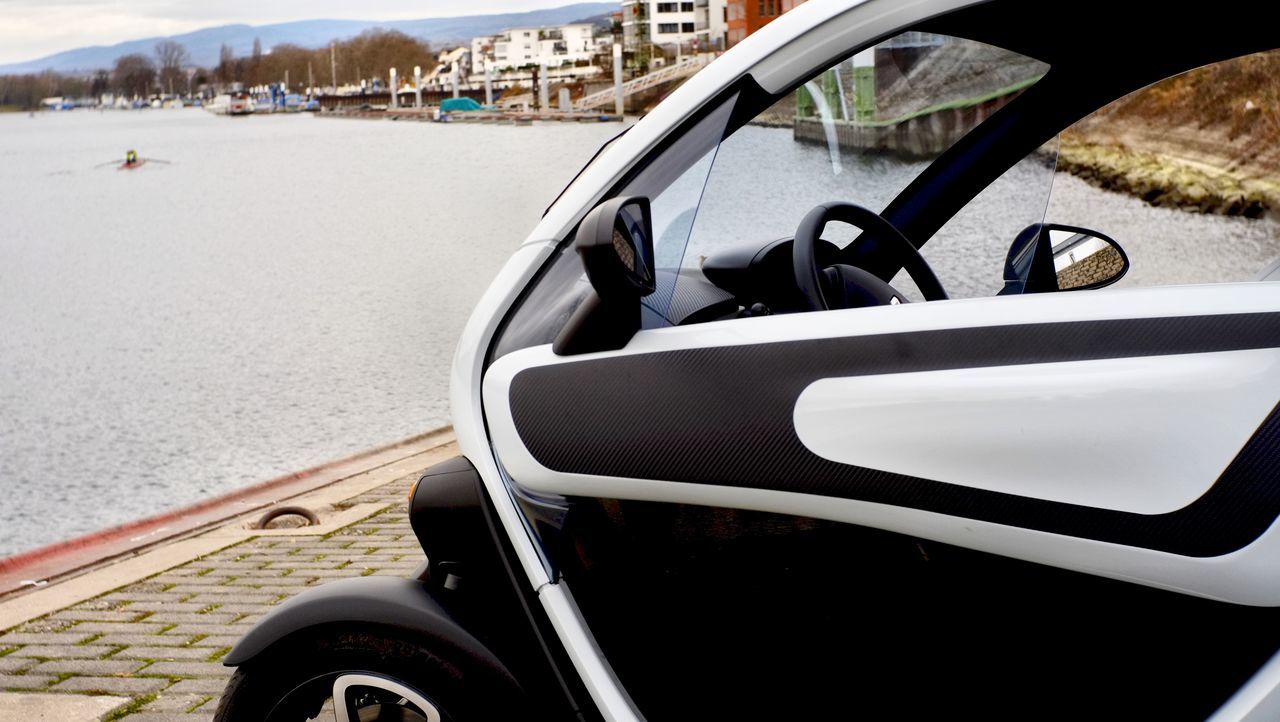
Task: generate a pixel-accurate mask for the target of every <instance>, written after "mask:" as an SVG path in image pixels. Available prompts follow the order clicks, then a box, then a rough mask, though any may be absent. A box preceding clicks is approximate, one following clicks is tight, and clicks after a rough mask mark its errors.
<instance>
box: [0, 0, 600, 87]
mask: <svg viewBox="0 0 1280 722" xmlns="http://www.w3.org/2000/svg"><path fill="white" fill-rule="evenodd" d="M619 6H620V4H619V3H618V2H611V3H609V2H588V3H576V4H573V5H565V6H563V7H558V8H548V9H545V10H531V11H529V12H523V13H501V14H497V15H467V16H463V17H450V18H425V19H422V20H387V21H381V22H380V21H376V20H300V21H297V22H291V23H277V24H274V25H222V26H219V27H216V28H205V29H203V30H196V31H194V32H190V33H185V34H182V35H170V36H167V37H153V38H142V39H141V40H130V41H127V42H123V43H117V44H115V45H105V46H104V45H96V46H92V47H87V48H77V49H75V50H66V51H63V52H61V53H55V54H53V55H49V56H47V57H43V58H38V59H36V60H29V61H26V62H22V63H11V64H9V65H0V75H9V74H21V73H38V72H41V71H44V70H55V71H58V72H62V73H69V72H75V71H88V70H95V69H97V68H110V67H111V66H112V65H114V64H115V61H116V58H118V57H120V56H122V55H128V54H129V53H142V54H144V55H147V56H150V55H152V54H153V53H154V52H155V46H156V43H158V42H160V41H162V40H173V41H176V42H179V43H182V44H183V45H184V46H186V48H187V52H189V53H190V54H191V62H192V64H194V65H201V66H204V67H212V66H214V65H217V63H218V51H219V49H220V48H221V47H222V46H223V45H224V44H226V45H230V46H231V49H232V50H234V51H235V53H236V55H248V54H249V53H250V52H251V51H252V50H253V40H254V38H258V39H260V40H261V41H262V47H263V49H264V50H265V49H269V48H271V47H274V46H276V45H279V44H281V43H293V44H294V45H301V46H302V47H305V48H318V47H320V46H323V45H326V44H328V42H329V41H330V40H344V39H346V38H350V37H354V36H356V35H359V34H360V33H361V32H363V31H365V30H368V29H370V28H384V29H387V30H399V31H400V32H402V33H405V34H406V35H410V36H412V37H415V38H421V39H422V40H425V41H427V42H428V43H431V44H432V45H433V46H436V47H439V46H441V45H445V44H447V43H450V42H459V43H460V42H466V41H470V40H471V38H474V37H477V36H480V35H493V34H494V33H498V32H501V31H502V30H505V29H506V28H511V27H519V26H539V25H562V24H565V23H571V22H577V21H579V20H582V21H583V22H593V21H595V22H598V20H597V18H599V17H600V16H601V15H606V16H607V15H608V14H609V13H611V12H613V11H615V10H617V9H619ZM584 18H585V19H586V20H584Z"/></svg>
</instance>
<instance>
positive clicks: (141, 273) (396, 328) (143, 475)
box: [0, 110, 620, 557]
mask: <svg viewBox="0 0 1280 722" xmlns="http://www.w3.org/2000/svg"><path fill="white" fill-rule="evenodd" d="M619 129H620V128H619V126H618V125H617V124H616V123H614V124H583V125H579V124H559V123H555V124H546V125H540V126H533V127H517V126H495V125H471V124H450V125H442V124H421V123H391V122H374V121H361V120H337V119H319V118H313V117H306V116H295V115H288V116H286V115H272V116H254V117H249V118H226V117H215V116H212V115H210V114H208V113H205V112H203V111H200V110H183V111H176V110H175V111H143V112H108V113H93V112H73V113H64V114H41V115H38V116H37V117H36V118H34V119H32V118H29V117H27V116H26V115H25V114H23V115H12V114H11V115H4V114H0V484H3V490H4V492H3V493H4V498H3V501H2V502H0V557H2V556H4V555H5V554H8V553H13V552H16V551H19V550H22V549H27V548H32V547H36V546H40V545H43V544H46V543H49V542H53V541H57V540H59V539H65V538H68V537H71V536H73V535H76V534H79V533H83V532H88V531H91V530H94V529H99V528H103V527H106V526H110V525H113V524H118V523H121V522H125V521H129V520H132V519H136V518H139V517H142V516H144V515H150V514H154V513H157V512H160V511H163V510H165V509H170V508H174V507H178V506H182V505H185V504H188V503H191V502H193V501H195V500H197V499H200V498H203V497H208V496H211V495H214V494H218V493H222V492H226V491H229V490H232V489H235V488H237V487H242V486H245V485H248V484H251V483H254V482H258V481H262V480H265V479H268V478H271V477H274V476H277V475H280V474H284V473H288V472H292V471H297V470H299V469H302V468H305V467H308V466H311V465H314V464H318V463H322V462H324V461H328V460H330V459H334V458H337V457H341V456H344V455H347V454H351V453H354V452H358V451H362V450H365V449H368V448H372V447H374V446H377V445H380V444H385V443H388V442H391V441H395V440H397V439H400V438H403V437H406V436H411V435H414V434H418V433H421V432H424V431H427V430H429V429H432V428H435V427H438V426H441V425H443V424H447V423H449V415H448V378H449V363H450V360H451V357H452V353H453V348H454V344H455V342H456V339H457V337H458V335H459V333H460V332H461V330H462V326H463V324H464V323H465V321H466V319H467V316H468V314H469V313H470V310H471V308H472V306H473V305H474V304H475V301H476V300H477V299H478V298H479V297H480V294H481V293H482V292H483V290H484V288H485V287H486V286H487V285H488V283H489V281H490V279H491V278H492V277H493V275H494V274H495V273H496V272H497V269H498V268H499V267H500V266H501V264H502V263H503V261H505V260H506V258H507V257H508V256H509V255H510V254H511V253H512V251H513V250H514V249H515V247H516V246H517V245H518V244H519V243H520V242H521V241H522V240H524V237H525V235H526V234H527V233H528V231H529V230H530V229H531V228H532V227H533V225H534V224H535V223H536V222H537V220H538V218H539V216H540V215H541V213H542V210H543V209H544V208H545V207H546V205H547V204H548V203H550V202H551V200H552V199H553V198H554V197H555V195H556V194H557V193H558V192H559V190H560V189H561V187H562V186H563V185H564V184H565V183H567V182H568V180H569V179H570V178H572V177H573V174H574V173H576V172H577V170H578V168H579V167H580V166H581V165H582V164H583V163H584V162H585V161H586V159H587V158H589V157H590V155H591V153H592V152H594V150H595V149H596V148H597V147H599V145H600V144H601V143H603V142H604V141H605V140H607V139H608V138H609V137H611V136H612V135H614V134H616V133H617V132H618V131H619ZM129 148H135V149H137V151H138V153H139V155H141V156H142V157H147V158H157V159H163V160H167V161H170V162H171V164H169V165H163V164H159V163H152V164H147V165H145V166H143V167H141V168H139V169H137V170H131V171H119V170H116V169H115V167H114V166H111V165H109V166H107V167H103V168H96V169H95V168H94V166H95V165H97V164H99V163H103V162H106V161H110V160H111V159H113V158H115V159H120V158H123V157H124V153H125V150H126V149H129Z"/></svg>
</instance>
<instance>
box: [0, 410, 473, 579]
mask: <svg viewBox="0 0 1280 722" xmlns="http://www.w3.org/2000/svg"><path fill="white" fill-rule="evenodd" d="M449 430H450V427H444V428H442V429H436V430H434V431H430V432H428V433H425V434H420V435H418V436H413V437H410V438H407V439H402V440H400V441H396V442H393V443H391V444H387V445H386V446H381V447H378V448H375V449H370V450H368V451H362V452H359V453H356V454H352V455H350V456H346V457H343V458H340V459H335V460H333V461H329V462H326V463H323V464H320V465H318V466H313V467H311V468H309V469H303V470H302V471H297V472H294V473H292V474H285V475H283V476H279V477H276V478H274V479H270V480H268V481H264V482H262V483H260V484H255V485H253V486H249V487H245V488H243V489H237V490H235V491H232V492H229V493H226V494H223V495H221V496H216V497H213V498H211V499H206V500H204V501H201V502H197V503H195V504H192V505H191V506H187V507H184V508H181V509H175V510H173V511H169V512H164V513H162V514H157V515H155V516H150V517H145V518H143V519H139V520H138V521H132V522H128V523H126V524H121V525H119V526H114V527H109V528H107V529H102V530H100V531H96V532H90V533H89V534H85V535H83V536H79V537H75V538H73V539H68V540H66V541H61V542H55V543H53V544H49V545H47V546H43V547H39V548H37V549H32V550H30V551H25V552H20V553H18V554H15V555H13V556H10V557H5V558H2V559H0V596H4V595H6V594H9V593H11V592H14V591H18V590H20V589H24V588H29V587H30V585H29V584H24V583H23V582H24V581H27V580H45V579H50V578H52V577H56V576H60V575H63V574H67V573H69V572H72V571H75V570H77V569H82V568H84V567H86V566H89V565H91V564H94V563H97V562H101V561H105V560H107V559H109V558H113V557H117V556H121V555H123V554H126V553H130V552H136V551H138V550H140V549H143V548H145V547H150V546H154V545H156V544H159V543H160V542H163V541H165V540H168V539H172V538H174V537H175V536H179V535H182V534H187V533H190V532H192V531H196V530H198V529H201V528H204V527H207V526H209V525H211V524H214V523H216V522H220V521H225V520H226V519H229V518H232V517H235V516H239V515H241V514H244V513H245V512H248V511H253V510H254V509H257V508H262V507H264V506H269V505H271V504H274V503H276V502H278V501H280V500H282V499H285V498H288V497H291V496H297V495H299V494H303V493H306V492H308V491H311V490H313V489H316V488H319V487H322V486H326V485H328V484H331V483H334V482H336V481H340V480H342V479H345V478H348V477H351V476H354V475H355V474H359V473H361V472H362V471H368V470H370V469H374V468H378V467H380V466H385V465H386V464H390V463H394V461H395V459H394V458H392V459H389V460H386V461H383V462H382V463H378V464H374V465H372V466H365V467H363V468H362V467H361V464H362V462H363V463H365V464H367V463H368V462H369V461H371V460H374V459H375V458H376V457H378V456H384V455H387V454H389V453H390V452H394V451H396V450H397V449H401V448H403V447H406V446H410V445H412V444H417V443H420V442H422V441H424V440H426V439H429V438H430V437H432V436H434V435H438V434H441V433H444V432H448V431H449ZM444 443H447V442H444ZM344 467H354V468H344ZM233 505H235V508H230V507H232V506H233Z"/></svg>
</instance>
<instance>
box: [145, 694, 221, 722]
mask: <svg viewBox="0 0 1280 722" xmlns="http://www.w3.org/2000/svg"><path fill="white" fill-rule="evenodd" d="M208 699H209V695H207V694H166V695H161V696H160V697H156V698H155V699H153V700H151V701H150V702H148V703H146V704H145V705H143V707H142V711H143V712H183V713H185V712H186V711H187V710H189V709H195V708H197V707H199V706H201V705H203V704H205V703H206V700H208ZM209 711H210V712H212V711H213V710H209ZM183 718H184V719H185V715H184V716H183ZM128 719H131V720H132V719H136V717H129V718H128Z"/></svg>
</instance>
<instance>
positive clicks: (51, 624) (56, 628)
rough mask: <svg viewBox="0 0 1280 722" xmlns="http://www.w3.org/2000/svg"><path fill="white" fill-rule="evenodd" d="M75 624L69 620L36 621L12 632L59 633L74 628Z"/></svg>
mask: <svg viewBox="0 0 1280 722" xmlns="http://www.w3.org/2000/svg"><path fill="white" fill-rule="evenodd" d="M74 625H75V622H73V621H71V620H69V619H48V618H45V619H37V620H35V621H34V622H27V623H26V624H24V625H22V626H21V627H18V628H17V629H15V630H13V631H15V632H61V631H62V630H64V629H67V628H68V627H71V626H74Z"/></svg>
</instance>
